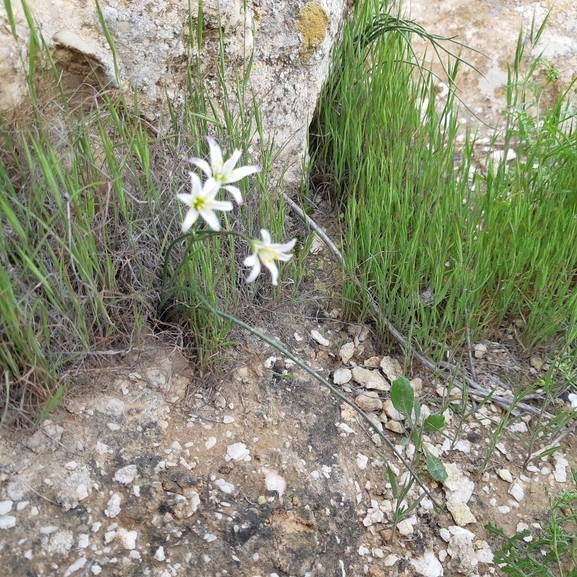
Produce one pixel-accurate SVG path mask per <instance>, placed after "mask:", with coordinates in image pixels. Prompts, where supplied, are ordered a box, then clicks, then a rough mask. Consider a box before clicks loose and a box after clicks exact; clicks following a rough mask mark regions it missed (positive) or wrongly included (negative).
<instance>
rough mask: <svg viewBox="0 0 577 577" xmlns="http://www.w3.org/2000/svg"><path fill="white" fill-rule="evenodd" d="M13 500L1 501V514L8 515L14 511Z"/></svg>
mask: <svg viewBox="0 0 577 577" xmlns="http://www.w3.org/2000/svg"><path fill="white" fill-rule="evenodd" d="M13 504H14V502H13V501H0V515H6V513H10V511H12V505H13Z"/></svg>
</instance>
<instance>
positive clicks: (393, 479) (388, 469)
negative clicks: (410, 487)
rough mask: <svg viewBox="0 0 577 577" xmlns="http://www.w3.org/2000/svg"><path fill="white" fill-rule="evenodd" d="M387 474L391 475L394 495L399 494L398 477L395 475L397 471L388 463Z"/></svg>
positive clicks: (390, 481)
mask: <svg viewBox="0 0 577 577" xmlns="http://www.w3.org/2000/svg"><path fill="white" fill-rule="evenodd" d="M387 475H388V477H389V483H390V484H391V490H392V491H393V495H394V496H395V497H396V496H397V492H398V490H397V478H396V477H395V473H394V471H393V469H391V466H390V465H387Z"/></svg>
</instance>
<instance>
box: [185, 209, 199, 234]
mask: <svg viewBox="0 0 577 577" xmlns="http://www.w3.org/2000/svg"><path fill="white" fill-rule="evenodd" d="M197 218H198V211H197V210H195V209H194V208H190V209H189V210H188V212H187V213H186V215H185V217H184V220H183V221H182V232H186V231H187V230H188V229H189V228H190V227H191V226H192V225H193V224H194V223H195V222H196V219H197Z"/></svg>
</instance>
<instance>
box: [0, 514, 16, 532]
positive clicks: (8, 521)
mask: <svg viewBox="0 0 577 577" xmlns="http://www.w3.org/2000/svg"><path fill="white" fill-rule="evenodd" d="M15 526H16V517H12V515H5V516H2V517H0V529H10V528H11V527H15Z"/></svg>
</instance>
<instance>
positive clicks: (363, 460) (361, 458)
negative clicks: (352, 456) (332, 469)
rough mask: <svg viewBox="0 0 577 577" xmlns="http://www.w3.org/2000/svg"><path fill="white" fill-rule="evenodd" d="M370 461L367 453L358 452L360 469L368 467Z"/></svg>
mask: <svg viewBox="0 0 577 577" xmlns="http://www.w3.org/2000/svg"><path fill="white" fill-rule="evenodd" d="M368 462H369V458H368V457H367V456H366V455H363V454H362V453H358V454H357V467H358V468H359V469H361V470H364V469H366V468H367V464H368ZM365 526H366V525H365Z"/></svg>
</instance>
